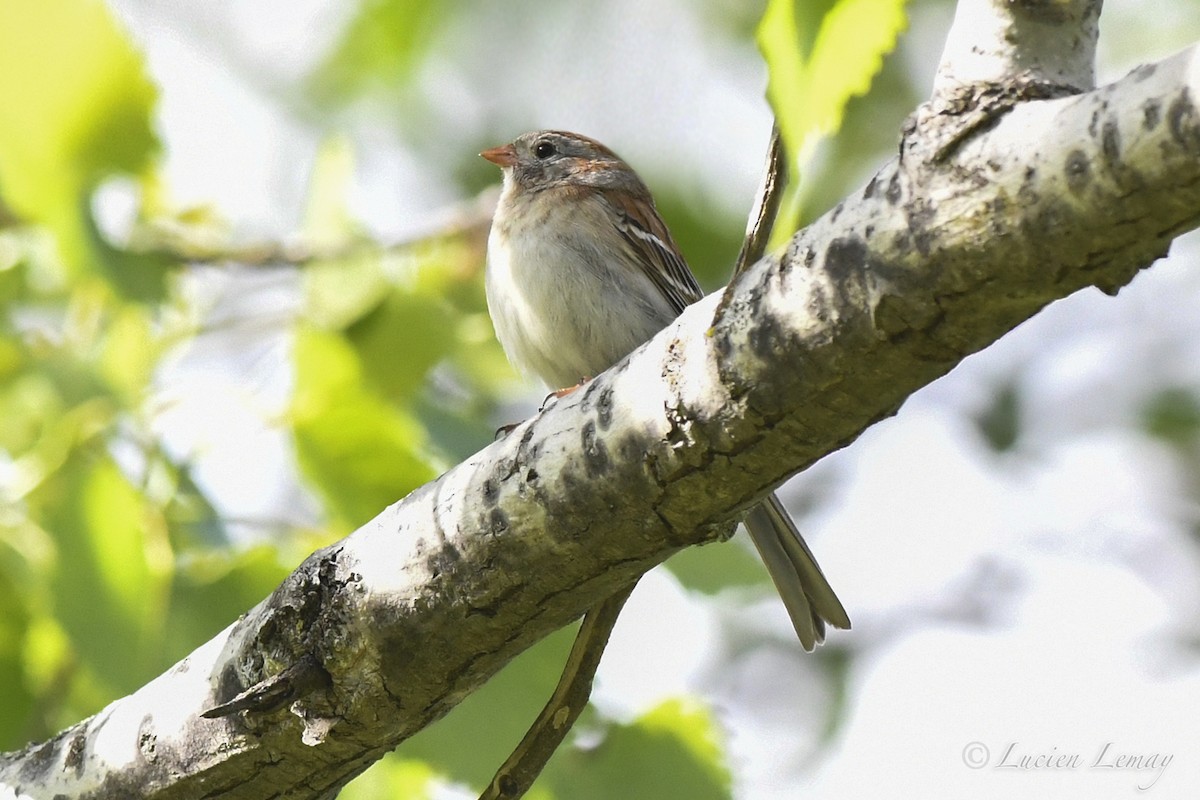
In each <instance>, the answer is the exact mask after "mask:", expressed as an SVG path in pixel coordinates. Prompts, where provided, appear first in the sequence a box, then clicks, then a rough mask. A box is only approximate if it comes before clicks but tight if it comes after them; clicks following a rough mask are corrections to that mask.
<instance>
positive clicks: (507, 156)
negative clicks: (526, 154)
mask: <svg viewBox="0 0 1200 800" xmlns="http://www.w3.org/2000/svg"><path fill="white" fill-rule="evenodd" d="M479 155H481V156H483V157H484V158H486V159H487V160H488V161H490V162H492V163H493V164H495V165H496V166H498V167H511V166H512V165H513V164H516V163H517V151H516V150H514V149H513V146H512V145H511V144H506V145H504V146H503V147H493V148H491V149H489V150H484V151H483V152H482V153H480V154H479Z"/></svg>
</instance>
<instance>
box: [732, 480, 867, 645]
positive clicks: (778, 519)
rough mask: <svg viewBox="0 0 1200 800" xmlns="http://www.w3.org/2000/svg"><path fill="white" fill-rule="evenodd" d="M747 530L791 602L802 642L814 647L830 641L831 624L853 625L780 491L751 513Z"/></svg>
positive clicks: (791, 613)
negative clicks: (827, 631) (790, 514)
mask: <svg viewBox="0 0 1200 800" xmlns="http://www.w3.org/2000/svg"><path fill="white" fill-rule="evenodd" d="M745 522H746V530H748V531H749V532H750V538H751V539H752V540H753V541H754V546H755V547H757V548H758V554H759V556H760V557H761V558H762V560H763V563H764V564H766V566H767V572H769V573H770V575H771V580H772V581H774V582H775V588H776V589H778V590H779V596H780V597H781V598H782V599H783V604H784V606H786V607H787V612H788V616H789V617H791V618H792V626H793V627H794V628H795V629H796V635H797V636H799V637H800V644H802V645H803V646H804V649H805V650H809V651H811V650H812V649H813V648H814V647H816V646H817V645H818V644H820V643H821V642H823V641H825V625H826V624H827V623H828V624H829V625H832V626H833V627H835V628H843V629H848V628H849V627H850V617H849V616H848V615H847V614H846V609H844V608H843V607H842V602H841V601H840V600H838V598H837V595H836V594H834V593H833V588H832V587H830V585H829V581H827V580H826V579H825V574H824V573H823V572H821V568H820V567H819V566H817V559H816V558H815V557H814V556H813V554H812V551H811V550H809V549H808V545H807V544H806V543H805V541H804V537H803V536H801V535H800V531H798V530H797V529H796V524H795V523H794V522H792V518H791V517H790V516H788V513H787V510H786V509H785V508H784V507H783V503H781V502H780V500H779V498H778V497H777V496H776V495H775V494H774V493H772V494H769V495H767V497H766V498H764V499H763V501H762V502H761V503H759V504H758V505H756V506H755V507H754V508H753V509H751V510H750V513H749V514H747V515H746V520H745Z"/></svg>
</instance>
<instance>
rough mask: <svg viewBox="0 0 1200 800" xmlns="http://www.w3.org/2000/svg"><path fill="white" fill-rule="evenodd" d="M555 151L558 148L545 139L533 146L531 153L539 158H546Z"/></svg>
mask: <svg viewBox="0 0 1200 800" xmlns="http://www.w3.org/2000/svg"><path fill="white" fill-rule="evenodd" d="M557 152H558V148H557V147H555V146H554V144H553V143H551V142H548V141H546V140H545V139H543V140H542V141H540V142H538V143H537V144H535V145H534V146H533V154H534V155H535V156H537V157H538V158H540V159H547V158H549V157H550V156H552V155H554V154H556V153H557Z"/></svg>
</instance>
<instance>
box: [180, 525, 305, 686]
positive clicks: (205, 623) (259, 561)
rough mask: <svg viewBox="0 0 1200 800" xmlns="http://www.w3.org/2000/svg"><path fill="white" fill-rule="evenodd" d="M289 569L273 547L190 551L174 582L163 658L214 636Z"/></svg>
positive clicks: (276, 583)
mask: <svg viewBox="0 0 1200 800" xmlns="http://www.w3.org/2000/svg"><path fill="white" fill-rule="evenodd" d="M287 573H288V568H287V566H286V565H285V564H283V563H281V561H280V558H279V554H278V552H277V551H276V549H275V548H274V547H272V546H270V545H259V546H257V547H252V548H249V549H247V550H242V551H234V550H231V549H212V550H206V551H201V550H195V551H192V552H190V553H187V554H186V555H185V558H184V559H183V563H182V565H181V566H180V568H179V570H178V572H177V573H176V578H175V582H174V584H173V586H172V592H171V601H170V614H169V616H168V618H167V624H166V625H165V626H164V629H165V631H166V638H165V641H164V643H163V655H162V660H163V661H164V662H166V663H170V662H172V661H175V660H177V659H179V658H182V657H183V656H184V655H186V654H188V653H190V652H191V651H192V650H194V649H195V648H196V647H197V646H198V645H199V644H200V643H202V642H205V641H208V640H209V639H211V638H212V637H213V636H215V635H216V634H217V633H219V632H220V631H221V630H223V629H224V628H225V627H226V626H227V625H229V623H230V622H232V621H233V620H235V619H237V618H238V615H240V614H242V613H244V612H245V611H246V610H247V609H249V608H252V607H253V606H254V605H255V604H257V603H258V602H259V601H260V600H262V599H263V598H265V597H266V596H267V595H268V594H270V593H271V592H272V591H273V590H274V589H275V587H276V586H278V585H279V583H280V582H282V581H283V579H284V578H285V577H286V576H287Z"/></svg>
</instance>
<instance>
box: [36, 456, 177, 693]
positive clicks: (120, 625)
mask: <svg viewBox="0 0 1200 800" xmlns="http://www.w3.org/2000/svg"><path fill="white" fill-rule="evenodd" d="M39 494H40V495H41V496H39V498H38V499H39V501H40V502H41V503H42V504H43V505H44V507H45V508H46V512H45V519H46V522H47V525H48V527H49V528H50V529H51V530H52V531H53V532H54V535H55V540H56V543H57V568H56V570H55V576H54V581H53V587H54V597H55V608H54V611H55V616H56V618H57V619H58V620H59V622H60V623H61V625H62V626H63V629H64V630H66V631H67V633H68V634H69V635H70V637H71V640H72V642H73V645H74V647H75V649H76V651H77V652H78V654H79V656H80V658H81V659H83V660H84V661H85V662H87V663H88V664H89V665H90V666H91V667H92V669H94V671H95V674H96V675H98V676H103V678H104V679H105V680H106V681H109V682H111V686H112V687H113V688H114V689H117V690H121V691H132V690H133V689H136V688H137V687H138V686H140V685H141V683H142V682H144V681H145V680H146V679H147V678H149V677H152V676H153V674H154V670H155V668H156V665H155V664H154V663H152V662H148V661H147V658H146V656H147V653H148V652H150V645H151V643H150V641H148V639H147V636H148V635H149V634H150V633H151V632H152V631H153V630H156V626H155V625H154V623H156V622H157V621H159V620H160V615H161V612H162V609H163V604H164V601H165V599H166V598H165V596H164V590H165V587H164V586H163V585H162V583H161V582H160V580H159V578H158V576H157V575H156V571H155V569H154V568H153V566H152V564H151V561H150V558H149V557H148V552H149V551H150V550H151V548H150V547H149V538H148V536H149V527H148V519H147V516H146V510H147V509H146V504H145V503H144V502H143V500H142V498H141V495H140V494H139V493H138V491H137V490H136V489H135V488H134V487H133V486H131V485H130V484H129V482H128V480H127V479H126V478H125V476H124V475H122V474H121V472H120V470H119V469H118V468H117V466H116V465H115V464H114V463H113V462H112V461H111V460H109V459H108V458H105V457H104V456H102V455H99V454H95V453H89V452H87V451H86V450H78V451H76V452H75V454H74V455H73V457H72V458H71V459H70V460H69V461H68V462H67V463H66V464H65V465H64V466H63V467H62V468H61V469H59V470H58V471H57V473H56V474H55V480H53V481H51V482H48V483H46V484H45V485H44V486H43V487H42V488H41V489H39Z"/></svg>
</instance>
